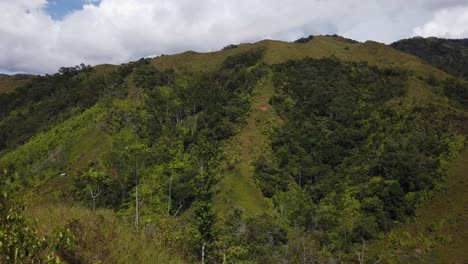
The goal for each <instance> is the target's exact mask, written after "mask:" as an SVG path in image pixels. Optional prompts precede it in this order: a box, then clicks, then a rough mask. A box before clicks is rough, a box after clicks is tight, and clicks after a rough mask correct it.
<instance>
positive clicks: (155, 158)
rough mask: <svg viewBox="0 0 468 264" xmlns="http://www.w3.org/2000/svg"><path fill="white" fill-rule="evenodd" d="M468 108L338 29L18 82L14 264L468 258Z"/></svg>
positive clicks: (3, 85)
mask: <svg viewBox="0 0 468 264" xmlns="http://www.w3.org/2000/svg"><path fill="white" fill-rule="evenodd" d="M412 43H413V42H411V43H409V44H408V43H407V46H410V47H412V48H411V50H412V49H415V48H413V46H412V45H413V44H412ZM457 43H458V42H457ZM458 50H459V49H458V48H456V47H455V46H454V47H453V49H450V51H451V52H452V53H454V54H455V53H456V52H461V53H463V52H464V51H458ZM460 50H462V48H460ZM438 54H439V55H440V56H441V57H442V58H445V57H446V56H447V52H446V51H444V50H442V51H440V52H439V53H438ZM449 54H451V53H449ZM429 57H430V56H429ZM455 68H456V67H455ZM457 69H458V68H457ZM459 70H461V68H460V69H459ZM467 99H468V84H467V82H466V81H465V80H463V79H460V78H457V77H454V76H452V75H450V74H449V73H447V72H445V70H444V69H443V68H442V70H441V69H438V68H436V67H434V66H432V64H431V63H426V62H424V61H423V60H422V59H420V58H418V57H415V56H413V55H411V54H409V53H407V52H402V51H401V50H396V49H394V48H393V47H391V46H388V45H384V44H381V43H377V42H373V41H367V42H365V43H359V42H356V41H353V40H350V39H346V38H343V37H340V36H336V35H333V36H312V37H307V38H303V39H300V40H298V41H297V42H295V43H291V42H283V41H275V40H263V41H260V42H257V43H252V44H250V43H245V44H239V45H229V46H226V48H224V49H223V50H221V51H217V52H210V53H197V52H193V51H191V52H185V53H181V54H176V55H170V56H161V57H157V58H152V59H140V60H138V61H134V62H129V63H125V64H122V65H100V66H96V67H92V68H91V67H89V66H86V65H84V64H83V65H80V66H76V67H71V68H61V69H60V70H59V72H58V73H56V74H53V75H46V76H0V187H1V190H2V191H1V193H0V194H1V195H0V263H12V260H15V261H16V262H20V261H22V262H25V263H30V262H37V263H56V262H57V260H60V261H61V262H65V263H96V262H100V263H200V262H201V258H202V255H204V257H205V263H379V262H381V263H445V262H447V260H450V261H451V262H455V263H463V261H464V260H466V254H467V253H466V250H465V249H466V248H467V245H468V238H467V237H466V236H465V231H466V230H468V229H467V228H466V227H467V223H466V222H467V221H466V219H467V216H468V210H467V208H466V206H467V204H468V202H467V198H468V195H467V193H466V192H465V189H464V188H465V185H466V184H467V180H466V179H468V175H467V170H466V166H465V165H466V164H468V154H467V152H466V151H465V145H466V136H467V135H468V111H467V101H466V100H467ZM25 205H26V206H25ZM31 219H37V222H35V221H31ZM448 249H449V250H448ZM436 253H437V254H436ZM15 261H13V262H15Z"/></svg>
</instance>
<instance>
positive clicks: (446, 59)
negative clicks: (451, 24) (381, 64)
mask: <svg viewBox="0 0 468 264" xmlns="http://www.w3.org/2000/svg"><path fill="white" fill-rule="evenodd" d="M391 46H392V47H393V48H396V49H398V50H401V51H404V52H407V53H410V54H413V55H415V56H417V57H419V58H421V59H423V60H425V61H426V62H428V63H430V64H432V65H434V66H435V67H437V68H439V69H441V70H444V71H446V72H448V73H450V74H452V75H453V76H455V77H459V78H463V79H465V80H467V79H468V40H467V39H440V38H433V37H431V38H421V37H415V38H411V39H403V40H400V41H397V42H395V43H392V44H391Z"/></svg>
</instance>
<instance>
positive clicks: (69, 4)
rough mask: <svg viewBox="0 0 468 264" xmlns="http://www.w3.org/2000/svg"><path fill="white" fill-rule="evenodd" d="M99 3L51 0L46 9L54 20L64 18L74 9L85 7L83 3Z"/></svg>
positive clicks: (83, 0)
mask: <svg viewBox="0 0 468 264" xmlns="http://www.w3.org/2000/svg"><path fill="white" fill-rule="evenodd" d="M91 2H92V3H94V4H97V3H98V2H99V1H85V0H49V1H48V3H47V5H46V7H45V11H46V12H47V14H49V15H50V16H51V17H52V18H53V19H54V20H62V18H63V17H64V16H66V15H68V14H70V13H73V11H76V10H80V9H83V5H85V4H89V3H91Z"/></svg>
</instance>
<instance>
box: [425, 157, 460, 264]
mask: <svg viewBox="0 0 468 264" xmlns="http://www.w3.org/2000/svg"><path fill="white" fill-rule="evenodd" d="M439 217H442V218H445V219H448V220H449V221H450V222H449V223H450V224H448V225H446V226H444V227H443V229H442V230H443V232H446V233H448V234H450V235H451V236H452V243H448V244H445V245H442V246H439V247H437V248H435V249H434V251H433V252H431V257H434V258H435V259H440V261H441V262H442V263H460V264H461V263H466V261H468V250H467V245H468V151H465V152H464V153H463V154H462V155H461V157H460V158H459V159H458V161H457V162H456V164H455V165H454V167H453V169H452V172H451V173H450V174H449V176H448V177H447V184H446V186H445V190H444V191H443V192H441V193H439V194H437V196H436V197H435V198H434V199H433V200H432V201H431V204H430V205H428V206H427V207H425V208H423V209H421V210H420V211H419V212H418V217H417V220H418V221H419V222H421V223H425V224H426V225H430V224H432V223H433V222H434V221H436V219H439Z"/></svg>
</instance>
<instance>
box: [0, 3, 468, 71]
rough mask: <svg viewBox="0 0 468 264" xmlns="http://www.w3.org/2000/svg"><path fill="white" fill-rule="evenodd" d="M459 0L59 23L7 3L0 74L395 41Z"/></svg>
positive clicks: (154, 13) (218, 7)
mask: <svg viewBox="0 0 468 264" xmlns="http://www.w3.org/2000/svg"><path fill="white" fill-rule="evenodd" d="M460 1H464V0H449V1H447V0H445V1H444V0H414V1H411V2H409V1H403V0H395V1H376V0H362V1H355V0H327V1H325V0H290V1H284V0H283V1H280V0H224V1H218V0H198V1H193V0H102V1H96V0H86V1H85V3H86V4H85V5H84V7H83V9H82V10H79V11H75V12H73V13H71V14H69V15H67V16H65V17H64V18H63V19H62V20H61V21H55V20H53V19H52V18H51V17H50V16H49V15H48V14H46V13H45V11H44V7H45V5H46V4H47V1H46V0H0V10H2V11H1V12H0V39H1V41H0V70H2V69H3V70H4V71H13V72H15V71H23V72H34V73H51V72H55V71H56V70H57V69H58V68H59V67H61V66H71V65H75V64H78V63H81V62H84V63H87V64H99V63H122V62H127V61H129V60H134V59H138V58H140V57H144V56H148V55H150V54H161V53H164V54H168V53H169V54H170V53H175V52H181V51H185V50H196V51H211V50H216V49H219V48H222V47H223V46H224V45H227V44H230V43H239V42H248V41H249V42H250V41H257V40H261V39H263V38H276V39H283V40H293V39H296V38H299V37H302V36H305V35H308V34H334V33H336V34H340V35H345V36H346V37H350V38H354V39H357V40H361V41H365V40H367V39H373V40H377V41H381V42H391V41H394V40H397V39H400V38H403V37H408V36H410V35H412V34H413V28H416V27H417V26H420V25H423V24H424V23H426V22H427V21H429V20H430V19H431V18H432V17H433V14H434V12H438V11H437V10H441V9H442V8H447V7H450V6H454V5H457V4H459V3H460ZM460 23H461V22H460ZM450 32H452V31H450ZM455 33H456V32H455Z"/></svg>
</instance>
